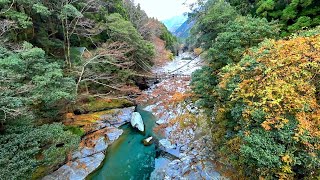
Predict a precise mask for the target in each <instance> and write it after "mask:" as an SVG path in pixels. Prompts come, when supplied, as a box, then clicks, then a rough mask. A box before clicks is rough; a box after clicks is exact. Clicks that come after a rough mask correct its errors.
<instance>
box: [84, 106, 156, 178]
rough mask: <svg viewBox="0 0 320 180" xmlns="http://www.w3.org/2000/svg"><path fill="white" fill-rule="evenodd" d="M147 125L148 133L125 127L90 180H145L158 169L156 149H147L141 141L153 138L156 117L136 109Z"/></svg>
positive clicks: (149, 147) (151, 147)
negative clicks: (155, 166) (155, 168)
mask: <svg viewBox="0 0 320 180" xmlns="http://www.w3.org/2000/svg"><path fill="white" fill-rule="evenodd" d="M137 110H138V112H139V113H140V114H141V116H142V119H143V121H144V124H145V133H141V132H139V131H138V130H136V129H134V128H132V127H131V125H130V124H126V125H124V126H122V127H121V129H123V130H124V132H123V134H122V135H121V136H120V138H119V139H118V140H117V141H115V142H114V143H113V144H112V145H110V146H109V147H108V149H107V152H106V157H105V160H104V162H103V163H102V165H101V167H100V168H99V169H98V170H96V171H95V172H93V173H92V174H91V175H90V176H89V177H88V178H87V180H145V179H149V178H150V174H151V172H152V171H153V169H154V165H155V157H156V151H155V145H154V144H153V145H151V146H144V145H143V143H142V140H143V139H145V138H148V137H150V136H155V135H154V134H153V127H154V126H155V121H156V119H155V117H154V116H153V115H152V113H150V112H148V111H144V110H142V108H141V107H138V108H137Z"/></svg>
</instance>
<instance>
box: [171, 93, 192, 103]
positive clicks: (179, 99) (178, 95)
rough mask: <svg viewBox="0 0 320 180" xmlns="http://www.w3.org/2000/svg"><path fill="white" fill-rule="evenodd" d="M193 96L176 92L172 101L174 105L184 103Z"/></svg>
mask: <svg viewBox="0 0 320 180" xmlns="http://www.w3.org/2000/svg"><path fill="white" fill-rule="evenodd" d="M191 96H192V94H190V93H180V92H175V93H174V94H173V96H172V98H171V100H170V102H172V103H179V102H182V101H184V100H185V99H186V98H189V97H191Z"/></svg>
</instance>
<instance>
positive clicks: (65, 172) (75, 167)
mask: <svg viewBox="0 0 320 180" xmlns="http://www.w3.org/2000/svg"><path fill="white" fill-rule="evenodd" d="M103 159H104V154H103V153H102V152H101V153H97V154H94V155H92V156H89V157H85V158H81V159H78V160H76V161H73V162H69V163H67V164H65V165H63V166H62V167H61V168H59V169H58V170H57V171H55V172H53V173H52V174H50V175H48V176H45V177H44V178H42V179H43V180H82V179H85V178H86V177H87V176H88V175H89V174H90V173H91V172H93V171H94V170H95V169H97V168H98V167H99V166H100V164H101V162H102V161H103Z"/></svg>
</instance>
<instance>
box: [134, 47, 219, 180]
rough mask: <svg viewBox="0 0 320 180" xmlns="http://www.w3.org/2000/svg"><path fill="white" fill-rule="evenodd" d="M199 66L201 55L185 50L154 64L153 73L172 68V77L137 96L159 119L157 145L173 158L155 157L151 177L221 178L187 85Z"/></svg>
mask: <svg viewBox="0 0 320 180" xmlns="http://www.w3.org/2000/svg"><path fill="white" fill-rule="evenodd" d="M200 67H201V59H200V58H195V57H193V55H192V54H189V53H184V54H182V55H180V56H179V57H177V58H176V59H175V60H174V61H172V62H169V63H167V64H166V65H164V66H162V67H160V68H157V67H156V68H155V69H154V72H155V73H170V72H171V73H172V72H173V71H174V73H172V74H173V76H172V77H171V78H169V79H165V80H163V81H161V82H160V83H158V84H156V85H154V86H152V87H151V88H150V89H149V90H148V91H145V92H144V93H143V94H142V95H141V96H140V97H138V98H137V101H138V102H139V103H140V104H144V105H148V106H147V107H146V108H145V110H147V111H150V112H152V113H153V114H154V115H155V116H156V117H157V119H158V121H157V122H156V123H157V126H156V127H155V128H154V131H156V132H158V133H160V134H162V135H163V137H164V138H163V139H161V140H160V141H159V142H160V143H159V144H160V148H161V149H162V150H163V151H165V152H167V153H169V154H171V155H173V156H174V157H176V158H175V159H170V158H168V157H166V156H161V155H160V156H159V157H157V158H156V160H155V170H154V171H153V172H152V174H151V177H150V179H159V180H160V179H223V177H222V176H220V174H219V173H218V172H217V171H215V167H214V164H213V159H212V153H211V150H210V142H211V135H210V131H209V129H208V126H207V122H206V118H205V116H204V114H203V112H202V111H201V110H200V109H198V108H197V106H196V103H197V102H196V98H194V96H193V94H192V93H191V89H190V85H189V84H190V80H191V74H192V72H194V71H195V70H197V69H199V68H200ZM175 69H178V70H177V71H175Z"/></svg>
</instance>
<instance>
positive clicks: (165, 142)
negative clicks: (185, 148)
mask: <svg viewBox="0 0 320 180" xmlns="http://www.w3.org/2000/svg"><path fill="white" fill-rule="evenodd" d="M159 143H160V145H161V146H163V147H164V148H165V149H164V150H166V149H173V148H175V147H176V146H175V145H172V144H171V142H170V141H169V140H168V139H161V140H160V141H159Z"/></svg>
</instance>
